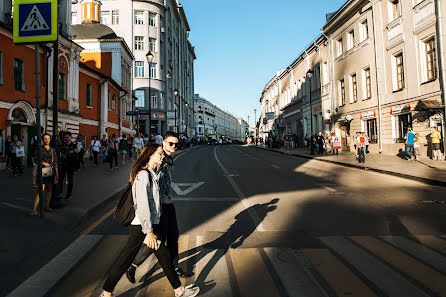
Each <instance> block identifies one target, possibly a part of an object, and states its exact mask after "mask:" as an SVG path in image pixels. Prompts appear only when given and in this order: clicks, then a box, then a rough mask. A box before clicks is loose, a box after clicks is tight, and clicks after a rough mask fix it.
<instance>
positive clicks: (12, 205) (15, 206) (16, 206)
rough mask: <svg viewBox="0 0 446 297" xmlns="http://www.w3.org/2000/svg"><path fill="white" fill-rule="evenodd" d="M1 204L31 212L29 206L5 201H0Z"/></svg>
mask: <svg viewBox="0 0 446 297" xmlns="http://www.w3.org/2000/svg"><path fill="white" fill-rule="evenodd" d="M1 204H3V205H6V206H9V207H12V208H15V209H19V210H23V211H29V212H31V208H26V207H22V206H18V205H14V204H11V203H6V202H1Z"/></svg>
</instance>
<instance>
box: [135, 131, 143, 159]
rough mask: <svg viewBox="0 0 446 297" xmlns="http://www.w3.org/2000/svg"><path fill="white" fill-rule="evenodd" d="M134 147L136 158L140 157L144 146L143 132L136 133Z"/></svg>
mask: <svg viewBox="0 0 446 297" xmlns="http://www.w3.org/2000/svg"><path fill="white" fill-rule="evenodd" d="M133 147H134V148H135V154H136V159H138V157H139V155H140V154H141V151H142V148H143V147H144V140H143V139H142V138H141V133H138V134H136V137H135V138H133Z"/></svg>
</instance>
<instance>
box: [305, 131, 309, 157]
mask: <svg viewBox="0 0 446 297" xmlns="http://www.w3.org/2000/svg"><path fill="white" fill-rule="evenodd" d="M304 145H305V152H306V153H308V151H309V150H310V138H308V134H305V138H304Z"/></svg>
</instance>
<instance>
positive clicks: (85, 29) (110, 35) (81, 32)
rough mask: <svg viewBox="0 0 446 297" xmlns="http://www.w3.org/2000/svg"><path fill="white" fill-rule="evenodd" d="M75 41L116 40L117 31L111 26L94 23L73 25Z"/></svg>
mask: <svg viewBox="0 0 446 297" xmlns="http://www.w3.org/2000/svg"><path fill="white" fill-rule="evenodd" d="M72 30H73V39H116V38H118V35H116V33H115V31H113V29H112V28H110V27H109V26H106V25H103V24H99V23H93V24H80V25H73V26H72Z"/></svg>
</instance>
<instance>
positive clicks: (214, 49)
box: [180, 0, 346, 125]
mask: <svg viewBox="0 0 446 297" xmlns="http://www.w3.org/2000/svg"><path fill="white" fill-rule="evenodd" d="M345 1H346V0H313V1H304V0H281V1H266V0H245V1H240V0H222V1H217V0H180V3H182V4H183V6H184V9H185V12H186V15H187V18H188V21H189V25H190V27H191V32H190V37H189V39H190V41H191V42H192V44H193V45H194V46H195V52H196V55H197V60H195V93H198V94H200V95H201V96H202V97H204V98H206V99H208V100H210V101H211V102H212V103H214V104H216V105H217V106H219V107H220V108H223V109H225V110H228V111H229V112H231V113H232V114H233V115H235V116H237V117H243V118H244V119H245V120H247V119H248V116H250V124H251V125H252V124H253V118H254V108H256V109H257V117H258V116H259V112H258V110H259V109H260V104H259V99H260V95H261V93H262V90H263V88H264V86H265V84H266V83H267V82H268V81H269V80H270V79H271V78H272V77H273V76H274V74H275V73H276V72H277V71H279V70H281V69H283V68H285V67H287V66H288V65H289V64H290V63H291V62H292V61H293V60H294V59H295V58H296V57H297V56H298V55H299V54H300V53H301V52H302V50H303V49H304V47H305V46H306V45H308V44H309V43H310V42H311V41H312V40H313V39H314V38H315V37H317V36H318V35H319V34H320V29H321V28H322V26H323V25H324V24H325V14H326V13H329V12H333V11H336V10H337V9H338V8H340V7H341V6H342V5H343V4H344V3H345Z"/></svg>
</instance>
